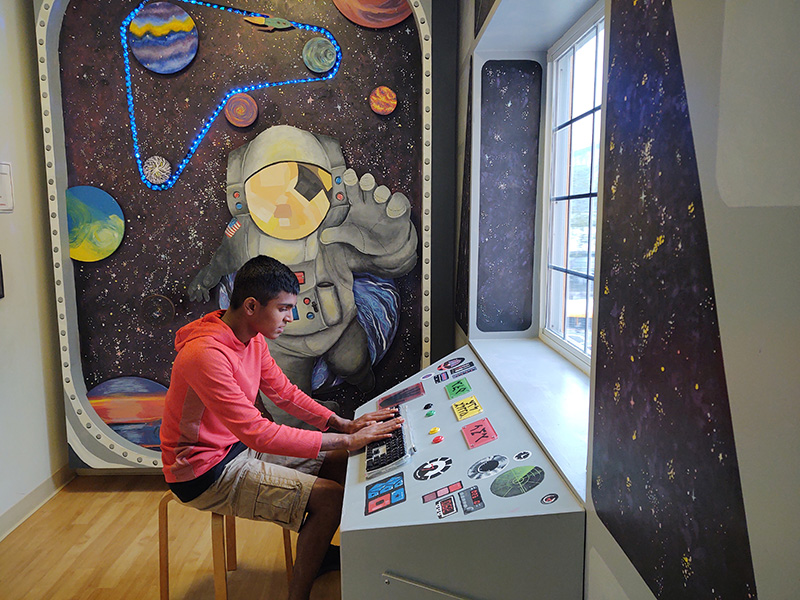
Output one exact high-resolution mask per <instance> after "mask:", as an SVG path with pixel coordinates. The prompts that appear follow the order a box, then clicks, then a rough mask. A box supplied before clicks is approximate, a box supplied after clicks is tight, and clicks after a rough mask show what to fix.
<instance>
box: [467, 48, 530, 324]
mask: <svg viewBox="0 0 800 600" xmlns="http://www.w3.org/2000/svg"><path fill="white" fill-rule="evenodd" d="M541 91H542V66H541V65H540V64H539V63H537V62H535V61H531V60H490V61H488V62H486V63H485V64H484V65H483V68H482V70H481V138H480V146H481V154H480V156H481V159H480V160H481V162H480V217H479V224H478V236H479V242H478V297H477V316H476V323H477V326H478V329H480V330H481V331H487V332H488V331H524V330H526V329H528V328H529V327H530V326H531V323H532V319H533V304H532V302H533V280H532V279H531V273H532V272H533V250H534V225H535V221H536V187H537V180H538V171H539V114H540V111H541Z"/></svg>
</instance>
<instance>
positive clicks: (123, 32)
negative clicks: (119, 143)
mask: <svg viewBox="0 0 800 600" xmlns="http://www.w3.org/2000/svg"><path fill="white" fill-rule="evenodd" d="M149 1H150V0H144V2H142V3H141V4H140V5H139V6H137V7H136V8H135V9H134V10H133V11H132V12H131V13H130V14H129V15H128V16H127V17H126V18H125V20H123V21H122V25H121V26H120V28H119V33H120V38H121V42H122V58H123V60H124V62H125V87H126V92H127V97H128V116H129V118H130V122H131V138H132V139H133V156H134V157H135V158H136V166H137V168H138V169H139V178H140V179H141V180H142V183H144V184H145V185H146V186H147V187H149V188H150V189H151V190H168V189H170V188H171V187H172V186H173V185H175V183H176V182H177V181H178V178H179V177H180V176H181V173H183V170H184V169H185V168H186V166H187V165H188V164H189V161H190V160H191V159H192V156H194V153H195V152H196V151H197V147H198V146H199V145H200V142H202V141H203V138H204V137H205V135H206V134H207V133H208V130H209V129H211V125H212V124H213V123H214V120H215V119H216V118H217V116H219V113H220V112H222V110H223V109H224V108H225V104H226V103H227V102H228V100H229V99H230V97H231V96H233V95H235V94H240V93H246V92H252V91H255V90H261V89H264V88H269V87H279V86H282V85H294V84H298V83H311V82H314V81H325V80H327V79H333V78H334V77H335V76H336V73H337V72H338V71H339V65H340V64H341V62H342V49H341V48H340V47H339V44H338V42H337V41H336V38H334V37H333V34H331V32H330V31H328V30H327V29H325V28H324V27H319V26H316V25H308V24H306V23H295V22H294V21H289V22H290V23H291V24H292V25H293V26H294V27H296V28H297V29H305V30H306V31H313V32H314V33H321V34H322V35H324V36H325V37H326V38H328V40H329V41H330V42H331V44H333V47H334V49H335V50H336V62H335V63H334V65H333V67H331V70H330V71H328V72H327V73H326V74H325V75H322V76H320V77H306V78H303V79H287V80H285V81H272V82H269V81H268V82H265V83H257V84H254V85H249V86H244V87H240V88H233V89H231V90H229V91H228V92H227V93H226V94H225V96H223V98H222V100H221V101H220V103H219V104H218V105H217V106H216V108H215V109H214V110H213V111H212V112H211V114H210V115H209V116H208V118H206V119H205V120H204V121H203V123H202V126H201V128H200V132H199V133H198V134H197V135H196V136H195V138H194V140H193V141H192V142H191V144H190V145H189V150H188V151H187V152H186V155H185V156H184V157H183V160H181V161H180V162H179V163H178V165H177V167H176V168H175V169H174V171H173V173H172V175H170V178H169V179H168V180H167V181H166V182H164V183H162V184H155V183H152V182H151V181H149V180H148V179H147V178H146V177H145V176H144V167H143V166H142V157H141V153H140V151H139V134H138V131H137V128H136V115H135V114H134V111H133V84H132V81H131V64H130V57H129V53H128V28H129V27H130V24H131V21H133V19H134V18H136V15H137V14H138V13H139V11H140V10H142V8H144V5H145V4H147V3H148V2H149ZM179 1H181V2H188V3H189V4H196V5H197V6H205V7H208V8H214V9H217V10H222V11H227V12H231V13H235V14H237V15H241V16H243V17H265V18H269V15H265V14H261V13H256V12H251V11H247V10H240V9H238V8H231V7H228V6H220V5H219V4H212V3H211V2H202V1H201V0H179Z"/></svg>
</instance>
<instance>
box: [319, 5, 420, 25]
mask: <svg viewBox="0 0 800 600" xmlns="http://www.w3.org/2000/svg"><path fill="white" fill-rule="evenodd" d="M333 3H334V4H335V5H336V8H338V9H339V12H341V13H342V14H343V15H344V16H345V17H347V18H348V19H349V20H351V21H352V22H353V23H355V24H357V25H361V26H362V27H371V28H373V29H383V28H385V27H391V26H392V25H397V24H398V23H399V22H400V21H403V20H405V19H406V18H407V17H408V16H409V15H410V14H411V6H410V5H409V2H408V0H333Z"/></svg>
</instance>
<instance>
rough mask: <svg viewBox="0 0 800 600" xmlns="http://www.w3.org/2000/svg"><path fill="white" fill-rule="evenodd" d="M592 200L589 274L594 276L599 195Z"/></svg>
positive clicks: (590, 210)
mask: <svg viewBox="0 0 800 600" xmlns="http://www.w3.org/2000/svg"><path fill="white" fill-rule="evenodd" d="M591 200H592V206H591V208H590V209H589V220H590V224H591V225H590V227H589V276H590V277H594V260H595V249H596V248H597V197H594V198H592V199H591Z"/></svg>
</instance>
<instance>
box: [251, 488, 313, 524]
mask: <svg viewBox="0 0 800 600" xmlns="http://www.w3.org/2000/svg"><path fill="white" fill-rule="evenodd" d="M301 494H302V486H301V484H300V483H299V482H297V481H289V480H277V481H275V480H273V481H264V482H261V483H259V485H258V492H257V493H256V500H255V506H254V508H253V512H254V515H253V516H254V517H255V518H256V519H264V520H267V521H274V522H275V523H282V524H284V525H288V524H290V523H291V522H292V517H293V516H294V514H295V512H296V511H297V508H298V505H299V504H300V496H301Z"/></svg>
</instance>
